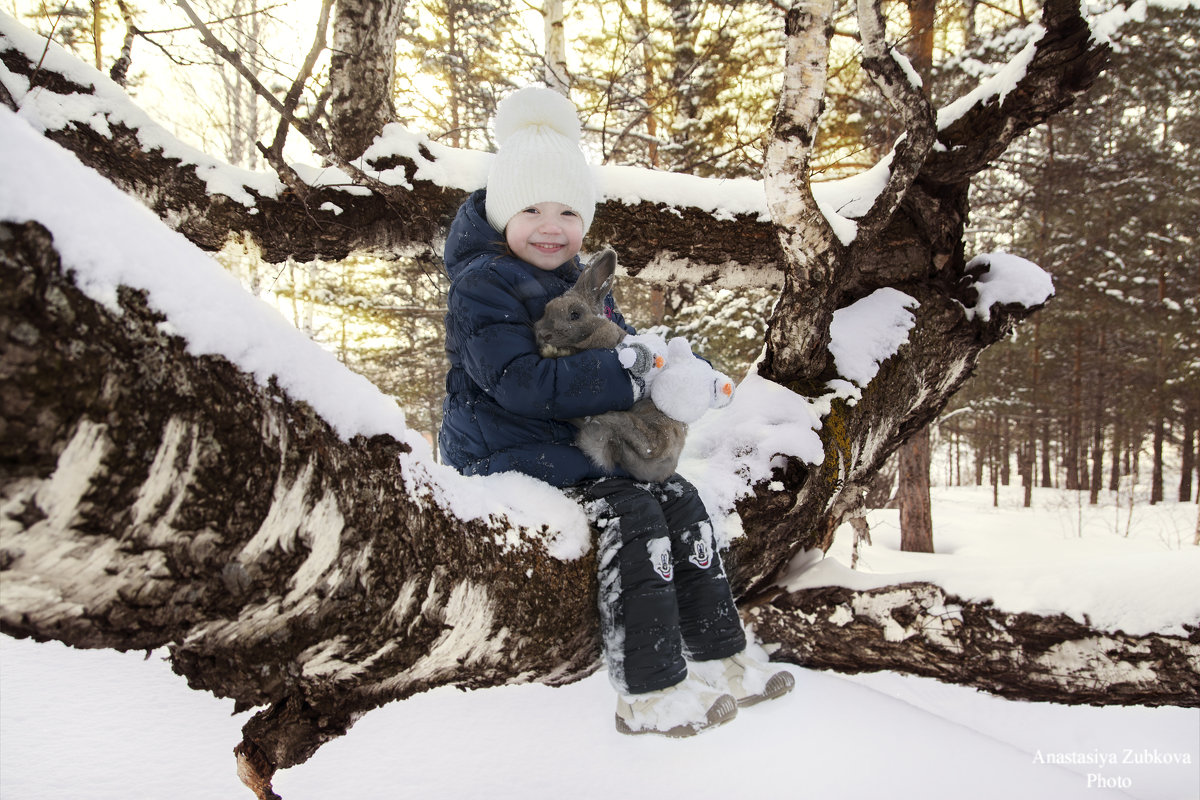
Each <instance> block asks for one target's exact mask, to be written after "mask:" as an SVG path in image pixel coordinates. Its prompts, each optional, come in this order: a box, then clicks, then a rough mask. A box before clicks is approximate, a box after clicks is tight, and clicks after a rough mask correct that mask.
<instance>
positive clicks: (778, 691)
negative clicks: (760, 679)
mask: <svg viewBox="0 0 1200 800" xmlns="http://www.w3.org/2000/svg"><path fill="white" fill-rule="evenodd" d="M795 686H796V679H795V678H794V677H792V673H790V672H776V673H775V674H774V675H772V676H771V677H770V678H768V679H767V685H766V687H765V688H764V689H763V690H762V692H761V693H760V694H752V695H750V696H749V697H743V698H742V699H741V700H738V701H737V704H738V706H739V707H740V708H748V707H749V706H753V705H757V704H759V703H761V702H763V701H764V700H774V699H775V698H776V697H783V696H784V695H785V694H787V693H788V692H790V691H791V690H792V689H793V688H795Z"/></svg>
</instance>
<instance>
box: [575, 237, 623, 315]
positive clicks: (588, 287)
mask: <svg viewBox="0 0 1200 800" xmlns="http://www.w3.org/2000/svg"><path fill="white" fill-rule="evenodd" d="M616 271H617V254H616V252H614V251H613V250H611V249H609V248H605V249H604V250H601V251H600V252H599V253H597V254H596V255H595V256H593V257H592V260H591V261H589V262H588V265H587V266H586V267H584V268H583V272H582V273H580V275H579V280H577V281H576V282H575V290H576V291H577V292H579V293H580V294H582V295H583V296H584V297H585V298H587V300H588V302H589V303H591V304H592V305H593V306H595V307H596V308H602V307H603V306H604V298H605V297H607V296H608V293H609V292H611V291H612V287H613V280H614V275H615V273H616Z"/></svg>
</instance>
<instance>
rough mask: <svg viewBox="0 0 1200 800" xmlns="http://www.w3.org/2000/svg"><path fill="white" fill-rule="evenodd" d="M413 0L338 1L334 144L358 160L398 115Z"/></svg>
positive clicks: (332, 83) (332, 75) (333, 80)
mask: <svg viewBox="0 0 1200 800" xmlns="http://www.w3.org/2000/svg"><path fill="white" fill-rule="evenodd" d="M406 5H408V0H337V4H336V5H335V7H334V15H333V47H332V49H331V56H330V65H329V76H330V81H329V90H330V93H329V120H330V130H329V133H330V135H331V143H332V144H333V147H334V149H335V150H336V151H337V153H338V154H339V155H341V157H342V158H344V159H346V160H347V161H352V160H354V159H356V158H358V157H359V156H360V155H362V154H363V152H364V151H365V150H366V149H367V148H368V147H370V146H371V142H373V141H374V140H375V137H376V136H378V135H379V133H380V131H382V130H383V126H384V125H386V124H388V123H389V122H392V121H394V120H395V118H396V112H395V109H394V108H393V107H392V90H393V88H394V87H395V84H396V39H397V37H398V36H399V34H400V22H401V20H402V19H403V18H404V7H405V6H406Z"/></svg>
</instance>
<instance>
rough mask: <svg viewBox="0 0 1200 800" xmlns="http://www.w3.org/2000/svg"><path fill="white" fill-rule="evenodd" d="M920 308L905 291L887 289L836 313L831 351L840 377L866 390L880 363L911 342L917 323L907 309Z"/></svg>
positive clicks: (831, 327) (830, 329) (834, 315)
mask: <svg viewBox="0 0 1200 800" xmlns="http://www.w3.org/2000/svg"><path fill="white" fill-rule="evenodd" d="M918 305H919V304H918V303H917V301H916V300H915V299H913V298H912V297H910V296H909V295H907V294H905V293H904V292H901V291H899V290H897V289H893V288H891V287H884V288H881V289H876V290H875V291H874V292H872V293H871V294H869V295H867V296H866V297H864V298H862V299H861V300H858V301H856V302H854V303H852V304H851V305H849V306H846V307H845V308H839V309H838V310H837V311H835V312H833V321H832V322H831V323H830V325H829V334H830V337H831V341H830V342H829V352H830V353H832V354H833V361H834V364H835V365H836V367H837V371H838V374H840V375H841V376H842V377H844V378H848V379H849V380H851V381H854V383H856V384H858V386H860V387H862V388H865V387H866V385H867V384H868V383H870V382H871V379H873V378H874V377H875V376H876V375H877V374H878V373H879V366H880V364H882V363H883V362H884V361H886V360H887V359H888V358H890V357H892V356H893V355H895V354H896V351H897V350H899V349H900V345H902V344H904V343H905V342H907V341H908V332H909V331H911V330H912V328H913V326H914V325H916V324H917V319H916V317H915V316H913V314H912V313H911V312H910V311H909V310H908V309H910V308H916V307H917V306H918Z"/></svg>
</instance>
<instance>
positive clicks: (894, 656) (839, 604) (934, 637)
mask: <svg viewBox="0 0 1200 800" xmlns="http://www.w3.org/2000/svg"><path fill="white" fill-rule="evenodd" d="M748 616H749V617H750V619H751V620H752V621H753V623H754V626H755V631H756V632H757V634H758V635H759V636H762V637H764V638H765V640H767V641H772V642H783V643H784V645H783V647H782V649H781V650H779V651H777V652H776V653H775V657H776V658H778V659H780V660H782V661H790V662H791V663H793V664H799V665H800V666H805V667H810V668H813V669H832V670H836V671H839V672H852V673H853V672H874V671H877V670H896V671H898V672H903V673H907V674H913V675H924V676H926V677H930V678H936V679H937V680H939V681H943V682H946V683H955V684H959V685H963V686H973V687H975V688H977V689H983V690H984V691H988V692H992V693H994V694H997V695H1001V696H1003V697H1008V698H1012V699H1015V700H1029V701H1035V702H1053V703H1071V704H1078V705H1084V704H1087V705H1099V706H1104V705H1149V706H1162V705H1172V706H1184V707H1188V708H1200V673H1197V672H1196V669H1195V667H1194V665H1195V664H1196V663H1197V661H1198V660H1200V643H1197V641H1196V638H1197V633H1196V630H1197V629H1193V633H1192V640H1189V639H1188V638H1187V637H1184V636H1170V635H1166V634H1155V633H1150V634H1145V635H1140V636H1131V635H1129V634H1126V633H1122V632H1120V631H1111V632H1110V631H1098V630H1096V629H1095V628H1092V627H1090V626H1088V625H1085V624H1083V623H1079V622H1076V621H1075V620H1073V619H1070V618H1069V617H1066V616H1063V615H1051V616H1042V615H1037V614H1028V613H1009V612H1005V611H1004V610H1002V609H999V608H996V607H995V606H994V605H992V604H991V603H990V602H973V601H970V600H964V599H963V598H961V597H956V596H954V595H952V594H949V593H948V592H946V591H945V590H944V589H942V588H941V587H939V586H937V585H935V584H930V583H907V584H902V585H898V586H888V587H886V588H882V589H870V590H864V591H855V590H852V589H847V588H844V587H840V586H829V587H823V588H815V589H803V590H799V591H794V592H784V593H780V594H777V595H776V596H775V597H773V598H771V599H769V600H765V601H764V602H761V603H759V604H756V605H755V606H754V607H753V608H751V609H749V612H748ZM1132 664H1136V665H1137V668H1136V669H1133V668H1131V667H1130V665H1132Z"/></svg>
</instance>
